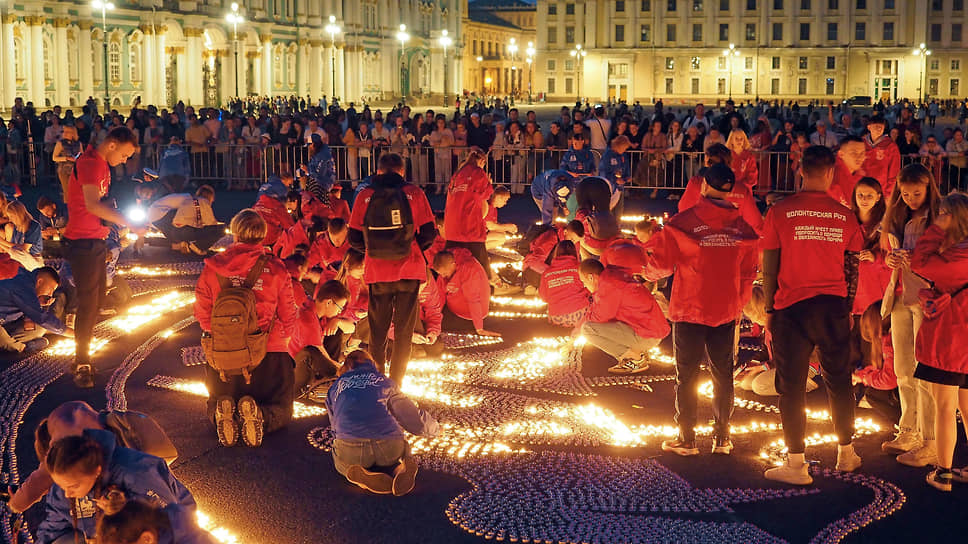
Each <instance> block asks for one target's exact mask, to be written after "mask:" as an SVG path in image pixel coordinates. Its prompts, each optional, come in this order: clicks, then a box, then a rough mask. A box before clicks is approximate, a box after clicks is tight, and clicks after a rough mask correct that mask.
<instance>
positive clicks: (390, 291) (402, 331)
mask: <svg viewBox="0 0 968 544" xmlns="http://www.w3.org/2000/svg"><path fill="white" fill-rule="evenodd" d="M419 289H420V282H419V281H417V280H400V281H392V282H378V283H371V284H370V306H369V310H368V312H367V315H366V318H367V320H368V321H369V322H370V339H371V342H370V351H371V352H372V355H373V359H374V361H373V362H375V363H376V365H377V368H379V369H380V370H381V371H384V369H385V367H386V359H387V355H386V353H387V336H388V335H389V332H390V324H391V323H392V324H393V331H394V332H393V354H392V357H391V358H390V374H389V377H390V379H392V380H393V381H395V382H396V383H397V384H402V383H403V377H404V376H405V375H406V373H407V363H408V362H409V361H410V341H411V340H412V339H413V328H414V326H415V325H416V323H417V292H418V291H419Z"/></svg>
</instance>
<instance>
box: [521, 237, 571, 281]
mask: <svg viewBox="0 0 968 544" xmlns="http://www.w3.org/2000/svg"><path fill="white" fill-rule="evenodd" d="M563 232H564V229H563V228H561V227H554V228H551V229H548V230H547V231H545V232H542V233H541V234H540V235H538V237H537V238H535V239H534V240H532V241H531V246H530V248H529V251H528V254H527V255H525V256H524V261H523V262H522V263H521V265H522V267H523V268H524V269H525V270H527V269H529V268H530V269H531V270H534V271H535V272H537V273H539V274H543V273H544V271H545V270H547V269H548V265H547V264H545V261H546V260H547V259H548V255H551V252H552V251H554V249H555V246H556V245H557V244H558V242H560V241H561V240H563V239H564V236H563V234H562V233H563Z"/></svg>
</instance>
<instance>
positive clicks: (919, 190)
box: [881, 164, 941, 467]
mask: <svg viewBox="0 0 968 544" xmlns="http://www.w3.org/2000/svg"><path fill="white" fill-rule="evenodd" d="M940 200H941V199H940V195H939V194H938V186H937V184H935V182H934V178H933V177H932V176H931V173H930V172H928V169H927V168H925V167H924V166H922V165H920V164H909V165H907V166H905V167H904V168H902V169H901V173H900V174H899V175H898V178H897V185H896V186H895V187H894V194H893V195H891V201H890V203H889V204H888V208H887V213H886V214H885V215H884V221H883V223H882V226H881V247H883V248H885V251H887V250H889V251H890V252H889V253H887V254H886V255H885V257H884V262H885V264H887V266H888V268H890V269H891V270H893V272H892V274H891V281H890V283H889V284H888V286H887V289H886V290H885V291H884V302H883V304H882V306H881V308H882V310H881V312H882V313H883V314H885V315H886V314H887V313H888V312H890V315H891V338H892V341H893V344H894V370H895V373H896V374H897V388H898V395H899V396H900V397H901V420H900V422H899V430H898V433H897V436H896V437H895V438H894V439H893V440H890V441H888V442H885V443H883V444H882V445H881V449H883V450H884V451H886V452H888V453H896V454H898V456H897V460H898V462H899V463H902V464H905V465H909V466H916V467H923V466H927V465H930V464H934V463H936V462H937V450H936V448H935V434H934V433H935V425H934V423H935V422H934V414H935V407H934V397H933V396H932V394H931V388H930V387H929V385H928V384H927V382H923V381H921V380H919V379H917V378H915V377H914V369H915V366H916V365H917V360H916V358H915V352H914V346H915V339H916V338H917V336H918V329H920V328H921V324H922V322H923V321H924V313H923V312H922V310H921V306H920V301H919V299H918V292H919V291H920V290H921V289H924V288H926V287H928V284H927V283H926V282H925V281H924V280H923V279H922V278H921V277H920V276H918V275H916V274H914V272H912V271H911V252H912V250H914V247H915V245H916V244H917V242H918V239H919V238H920V237H921V235H923V234H924V232H925V231H926V230H927V229H928V227H929V226H930V225H931V224H932V223H934V221H935V219H937V216H938V205H939V203H940ZM895 287H900V289H899V291H900V292H896V291H897V289H895Z"/></svg>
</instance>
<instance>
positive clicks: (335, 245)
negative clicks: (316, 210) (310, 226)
mask: <svg viewBox="0 0 968 544" xmlns="http://www.w3.org/2000/svg"><path fill="white" fill-rule="evenodd" d="M348 234H349V228H347V226H346V222H345V221H343V220H342V219H340V218H339V217H334V218H332V219H330V220H329V225H327V226H326V231H325V232H323V233H321V234H320V236H317V237H316V239H315V240H314V241H313V244H312V245H311V246H310V247H309V254H308V255H307V256H306V257H307V259H308V260H309V268H315V267H317V266H318V267H320V268H327V267H330V266H333V265H338V263H339V262H340V261H342V260H343V257H344V256H346V252H347V251H348V250H349V249H350V243H349V241H347V239H346V238H347V235H348Z"/></svg>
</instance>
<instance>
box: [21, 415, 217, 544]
mask: <svg viewBox="0 0 968 544" xmlns="http://www.w3.org/2000/svg"><path fill="white" fill-rule="evenodd" d="M46 462H47V467H48V468H49V469H50V475H51V478H52V479H53V480H54V485H53V486H52V487H51V489H50V493H49V494H48V495H47V513H46V516H45V518H44V521H42V522H41V523H40V526H39V527H38V528H37V540H36V541H37V542H38V543H39V544H73V543H74V542H77V541H82V542H87V541H91V542H93V541H94V538H95V535H96V527H95V523H96V521H95V520H96V519H97V518H98V517H100V516H101V515H102V514H103V511H104V508H106V507H107V504H108V503H111V502H114V500H115V499H116V498H117V497H119V496H122V495H123V497H124V498H125V499H144V500H151V501H153V502H157V503H160V504H161V505H162V507H163V509H164V511H165V513H166V514H167V515H168V519H169V520H170V522H171V525H172V534H173V537H174V541H175V542H182V541H183V539H187V538H189V537H190V535H192V534H194V533H196V532H198V531H199V530H200V529H199V528H198V523H197V521H196V518H195V498H194V497H192V494H191V492H189V491H188V489H186V488H185V486H184V485H182V483H181V482H179V481H178V480H177V479H176V478H175V477H174V476H173V475H172V473H171V471H169V470H168V465H167V464H165V461H164V460H162V459H159V458H158V457H153V456H151V455H148V454H146V453H142V452H140V451H136V450H133V449H128V448H124V447H121V446H119V445H118V444H117V441H116V440H115V437H114V434H113V433H111V432H109V431H100V430H86V431H84V433H83V435H81V436H68V437H65V438H61V439H60V440H58V441H56V442H54V443H53V444H51V447H50V451H49V452H48V453H47V460H46ZM119 494H120V495H119Z"/></svg>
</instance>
